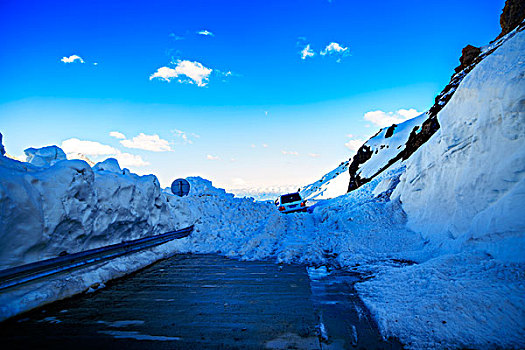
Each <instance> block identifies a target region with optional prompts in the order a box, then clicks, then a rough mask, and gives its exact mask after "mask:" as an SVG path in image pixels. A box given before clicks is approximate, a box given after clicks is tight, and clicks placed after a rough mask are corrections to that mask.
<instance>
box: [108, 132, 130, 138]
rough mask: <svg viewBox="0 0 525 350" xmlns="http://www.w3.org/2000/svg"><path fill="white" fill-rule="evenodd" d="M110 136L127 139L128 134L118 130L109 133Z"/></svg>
mask: <svg viewBox="0 0 525 350" xmlns="http://www.w3.org/2000/svg"><path fill="white" fill-rule="evenodd" d="M109 136H111V137H114V138H116V139H121V140H124V139H126V135H124V134H123V133H121V132H118V131H111V132H110V133H109Z"/></svg>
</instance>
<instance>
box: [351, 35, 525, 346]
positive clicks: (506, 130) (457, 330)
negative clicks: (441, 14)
mask: <svg viewBox="0 0 525 350" xmlns="http://www.w3.org/2000/svg"><path fill="white" fill-rule="evenodd" d="M524 40H525V33H523V32H521V33H518V34H516V36H514V37H512V38H511V39H509V40H508V41H507V42H505V43H504V44H503V45H502V46H501V47H500V48H498V49H497V50H496V51H495V52H494V53H492V54H491V55H490V56H488V57H487V58H485V60H483V61H482V62H481V63H479V64H478V65H477V66H476V67H475V68H474V69H473V70H472V71H471V72H470V73H469V74H468V75H467V76H466V77H465V79H464V80H463V81H462V83H461V84H460V86H459V88H458V90H457V91H456V93H455V94H454V96H453V97H452V98H451V100H450V102H449V103H448V104H447V105H446V106H445V107H444V108H443V110H442V111H441V112H440V113H439V114H438V119H439V122H440V124H441V129H440V130H439V131H438V132H437V133H436V134H435V135H434V136H433V138H431V139H430V140H429V141H428V142H427V143H426V144H424V145H423V146H422V147H421V148H420V149H418V150H417V151H416V152H415V153H414V154H413V155H412V157H411V158H409V159H408V160H407V161H406V167H407V170H406V173H405V174H404V175H403V176H402V177H401V182H400V184H399V185H398V186H397V188H396V189H395V190H394V192H393V194H392V198H393V200H392V201H393V202H395V201H399V200H400V201H401V202H402V206H403V209H404V210H405V212H406V214H407V218H408V222H407V224H408V228H410V229H412V230H414V231H416V232H419V233H421V235H422V236H423V238H424V240H425V249H424V250H423V251H421V253H422V254H421V255H420V257H422V258H424V256H425V255H426V256H427V258H428V260H426V261H422V262H421V263H420V264H418V265H413V266H407V267H404V268H401V269H400V268H395V267H386V268H385V269H383V270H380V272H379V273H378V275H377V276H376V277H375V278H373V279H371V280H369V281H367V282H364V283H360V284H358V285H357V286H356V289H357V290H358V292H359V294H360V296H361V297H362V298H363V300H364V302H365V304H366V305H367V306H368V307H369V308H370V310H371V311H372V313H373V314H374V316H375V318H376V320H377V321H378V324H379V327H380V329H381V332H382V334H383V335H384V336H396V337H398V338H399V339H400V340H401V341H402V342H403V343H405V344H406V345H407V347H408V348H414V349H421V348H472V347H476V348H495V347H498V348H523V347H524V346H525V327H524V324H523V320H524V317H525V306H524V305H525V283H524V281H525V280H524V278H523V271H524V262H525V258H524V255H523V249H524V247H525V236H524V233H525V219H524V217H523V213H524V212H525V210H524V209H525V204H524V203H525V181H524V174H525V142H524V141H525V140H524V138H525V133H524V131H525V109H524V102H525V80H524V79H523V78H524V77H525V69H524V68H525V60H524V55H523V53H524V52H525V50H524V49H525V47H524ZM424 251H426V254H423V252H424Z"/></svg>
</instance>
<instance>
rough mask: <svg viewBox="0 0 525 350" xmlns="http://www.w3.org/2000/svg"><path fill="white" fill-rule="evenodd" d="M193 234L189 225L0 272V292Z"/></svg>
mask: <svg viewBox="0 0 525 350" xmlns="http://www.w3.org/2000/svg"><path fill="white" fill-rule="evenodd" d="M192 231H193V225H192V226H190V227H187V228H184V229H182V230H177V231H171V232H166V233H163V234H160V235H156V236H150V237H144V238H139V239H135V240H132V241H124V242H122V243H117V244H112V245H109V246H105V247H100V248H95V249H90V250H85V251H83V252H78V253H73V254H68V255H64V256H59V257H57V258H52V259H47V260H42V261H37V262H33V263H30V264H26V265H21V266H16V267H12V268H9V269H5V270H1V271H0V290H3V289H6V288H10V287H15V286H18V285H20V284H23V283H26V282H30V281H33V280H36V279H39V278H43V277H47V276H50V275H54V274H56V273H59V272H63V271H67V270H72V269H76V268H79V267H83V266H88V265H92V264H95V263H98V262H101V261H105V260H110V259H114V258H116V257H119V256H122V255H126V254H129V253H133V252H137V251H140V250H143V249H146V248H151V247H154V246H157V245H160V244H162V243H166V242H169V241H172V240H174V239H179V238H184V237H187V236H189V235H190V233H191V232H192Z"/></svg>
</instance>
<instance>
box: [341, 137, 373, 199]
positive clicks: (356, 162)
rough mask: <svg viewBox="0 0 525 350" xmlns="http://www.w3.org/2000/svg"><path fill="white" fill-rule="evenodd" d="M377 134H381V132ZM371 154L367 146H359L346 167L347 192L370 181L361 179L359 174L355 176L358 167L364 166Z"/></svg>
mask: <svg viewBox="0 0 525 350" xmlns="http://www.w3.org/2000/svg"><path fill="white" fill-rule="evenodd" d="M379 132H381V130H380V131H379ZM376 135H377V134H376ZM372 154H374V152H373V151H372V149H371V148H370V147H369V146H366V145H363V146H361V147H360V148H359V149H358V150H357V153H356V155H355V156H354V158H352V163H351V164H350V166H349V167H348V171H349V172H350V183H349V184H348V192H350V191H353V190H355V189H357V188H359V187H361V186H362V185H364V184H365V183H367V182H368V181H370V179H361V177H360V176H359V174H357V170H358V169H359V166H360V165H361V164H364V163H365V162H366V161H368V160H369V159H370V158H372Z"/></svg>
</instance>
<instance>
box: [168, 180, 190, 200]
mask: <svg viewBox="0 0 525 350" xmlns="http://www.w3.org/2000/svg"><path fill="white" fill-rule="evenodd" d="M171 192H172V193H173V194H174V195H176V196H179V197H183V196H187V195H188V193H190V183H189V182H188V181H187V180H186V179H177V180H175V181H173V183H172V184H171Z"/></svg>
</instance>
